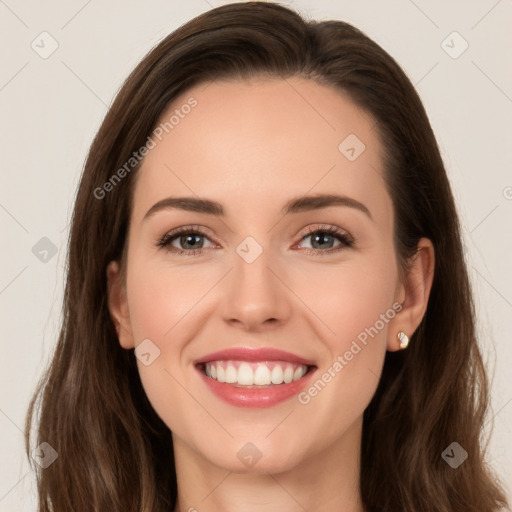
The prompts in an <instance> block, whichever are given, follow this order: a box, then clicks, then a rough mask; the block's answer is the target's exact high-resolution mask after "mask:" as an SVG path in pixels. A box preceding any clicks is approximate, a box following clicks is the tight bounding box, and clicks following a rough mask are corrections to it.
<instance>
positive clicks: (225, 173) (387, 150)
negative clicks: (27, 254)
mask: <svg viewBox="0 0 512 512" xmlns="http://www.w3.org/2000/svg"><path fill="white" fill-rule="evenodd" d="M324 243H325V244H326V246H325V247H324V246H323V244H324ZM38 398H40V399H41V416H40V419H39V420H40V423H39V430H38V439H37V441H38V444H40V443H43V442H47V443H48V444H49V445H50V446H51V447H52V448H53V449H54V450H55V451H56V453H57V454H58V458H57V459H56V460H55V461H54V462H53V463H52V464H51V465H50V466H48V467H47V468H46V469H43V470H40V473H39V475H38V492H39V500H40V505H39V510H40V511H48V510H54V511H55V512H60V511H67V510H74V511H78V510H96V511H103V510H105V511H107V510H108V511H112V510H116V511H128V510H130V511H131V510H133V511H148V512H156V511H164V510H165V511H168V510H174V511H175V512H183V511H187V510H188V511H192V510H198V511H230V510H244V511H253V510H276V511H278V510H279V511H282V510H287V511H295V510H297V511H298V510H308V511H332V510H344V511H350V512H362V511H366V512H370V511H371V512H373V511H386V512H398V511H408V512H420V511H422V512H426V511H429V512H434V511H436V512H437V511H439V512H441V511H447V510H450V511H457V512H459V511H460V512H462V511H464V512H468V511H474V512H476V511H478V512H491V511H497V510H499V509H500V507H503V506H506V505H507V503H506V498H505V495H504V492H503V490H502V488H501V487H500V485H499V483H498V481H497V479H496V477H495V476H494V475H493V474H492V473H491V472H490V470H489V469H488V467H487V466H486V465H485V461H484V447H483V442H482V439H481V428H482V425H483V422H484V417H485V413H486V410H487V405H488V383H487V377H486V373H485V369H484V366H483V363H482V357H481V354H480V351H479V348H478V345H477V340H476V336H475V314H474V309H473V302H472V297H471V289H470V286H469V281H468V276H467V272H466V268H465V264H464V259H463V251H462V244H461V237H460V228H459V223H458V218H457V213H456V210H455V206H454V200H453V196H452V193H451V189H450V185H449V182H448V179H447V176H446V172H445V169H444V166H443V163H442V160H441V157H440V154H439V150H438V147H437V144H436V141H435V138H434V135H433V133H432V130H431V127H430V124H429V122H428V118H427V115H426V113H425V111H424V109H423V106H422V104H421V101H420V99H419V98H418V95H417V93H416V92H415V90H414V88H413V86H412V85H411V83H410V82H409V80H408V79H407V78H406V76H405V74H404V73H403V71H402V70H401V69H400V68H399V66H398V65H397V64H396V62H395V61H394V60H393V59H392V58H391V57H390V56H389V55H388V54H387V53H386V52H384V50H383V49H381V48H380V47H379V46H378V45H377V44H376V43H374V42H373V41H371V40H370V39H369V38H368V37H367V36H365V35H364V34H363V33H361V32H360V31H359V30H357V29H355V28H354V27H352V26H350V25H348V24H346V23H343V22H341V21H325V22H321V23H320V22H313V21H312V22H306V21H305V20H304V19H302V18H301V17H300V16H299V15H298V14H297V13H295V12H294V11H292V10H289V9H287V8H284V7H282V6H278V5H273V4H266V3H259V2H248V3H240V4H231V5H227V6H224V7H220V8H217V9H212V10H211V11H209V12H207V13H205V14H202V15H200V16H198V17H197V18H195V19H193V20H192V21H190V22H189V23H187V24H185V25H183V26H182V27H180V28H179V29H178V30H176V31H175V32H173V33H172V34H170V35H169V36H168V37H167V38H165V39H164V40H163V41H162V42H161V43H160V44H159V45H157V46H156V47H155V48H154V49H153V50H152V51H151V52H150V53H149V54H148V55H147V56H146V57H145V58H144V59H143V61H142V62H141V63H140V64H139V65H138V66H137V68H136V69H135V70H134V71H133V73H132V74H131V75H130V77H129V78H128V79H127V81H126V82H125V84H124V86H123V87H122V89H121V90H120V92H119V94H118V96H117V98H116V100H115V102H114V103H113V105H112V108H111V109H110V111H109V112H108V114H107V116H106V118H105V120H104V122H103V124H102V126H101V128H100V130H99V132H98V134H97V136H96V138H95V140H94V142H93V144H92V146H91V149H90V153H89V156H88V159H87V163H86V166H85V169H84V173H83V176H82V179H81V183H80V187H79V191H78V196H77V199H76V204H75V209H74V214H73V221H72V228H71V237H70V245H69V260H68V276H67V283H66V290H65V303H64V321H63V326H62V330H61V334H60V338H59V341H58V344H57V348H56V352H55V355H54V358H53V361H52V364H51V367H50V368H49V370H48V374H47V378H46V379H43V380H42V382H41V384H40V386H39V388H38V390H37V392H36V394H35V396H34V399H33V400H32V402H31V405H30V409H29V411H28V415H27V432H29V431H30V426H31V422H32V421H33V416H34V410H35V409H34V406H35V403H36V400H37V399H38ZM30 451H31V447H30V446H29V441H28V436H27V453H30Z"/></svg>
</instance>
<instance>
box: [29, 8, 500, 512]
mask: <svg viewBox="0 0 512 512" xmlns="http://www.w3.org/2000/svg"><path fill="white" fill-rule="evenodd" d="M256 75H266V76H271V77H278V78H283V79H285V78H287V77H291V76H300V77H305V78H308V79H311V80H314V81H316V82H317V83H320V84H323V85H329V86H331V87H333V88H336V89H338V90H342V91H344V92H346V93H347V94H348V95H349V96H350V97H351V98H352V100H353V101H354V102H355V104H356V105H358V106H359V107H360V108H361V109H364V110H365V111H366V112H368V113H369V114H370V115H371V116H372V117H373V119H374V120H375V122H376V127H377V130H378V132H379V135H380V137H381V140H382V141H383V146H384V148H385V155H384V160H385V161H384V163H385V169H386V176H385V178H386V184H387V186H388V190H389V193H390V195H391V197H392V200H393V205H394V212H395V226H394V228H395V229H394V233H395V247H396V253H397V257H398V260H399V262H400V264H401V267H403V268H405V267H406V263H407V261H408V259H409V258H410V257H411V256H412V255H413V254H414V251H415V249H416V245H417V242H418V240H419V239H420V238H421V237H427V238H429V239H430V240H432V242H433V244H434V247H435V252H436V258H435V274H434V281H433V285H432V289H431V294H430V298H429V302H428V308H427V311H426V314H425V316H424V318H423V320H422V322H421V324H420V326H419V328H418V329H417V331H416V332H415V333H414V335H413V336H412V339H411V344H410V346H409V348H408V350H406V351H400V352H396V353H390V352H388V353H387V355H386V360H385V364H384V369H383V374H382V377H381V380H380V384H379V387H378V389H377V392H376V394H375V396H374V397H373V399H372V401H371V403H370V405H369V406H368V408H367V409H366V411H365V413H364V421H363V436H362V461H361V465H362V469H361V475H360V476H361V478H360V488H361V493H362V499H363V503H364V506H365V507H366V508H367V510H369V511H372V512H376V511H380V512H400V511H403V512H405V511H407V512H446V511H448V510H449V511H454V512H492V511H496V510H499V509H500V507H501V506H506V505H507V503H506V498H505V494H504V491H503V489H502V488H501V487H500V484H499V482H498V480H497V478H496V477H495V476H494V475H493V474H492V473H491V471H490V469H489V468H488V467H487V465H486V462H485V459H484V456H485V451H486V447H487V445H486V444H484V439H482V435H483V434H482V427H483V424H484V420H485V418H486V413H487V409H488V402H489V391H488V388H489V383H488V377H487V375H486V371H485V367H484V363H483V358H482V355H481V352H480V349H479V347H478V344H477V339H476V334H475V311H474V305H473V299H472V292H471V288H470V283H469V279H468V274H467V270H466V266H465V262H464V257H463V249H462V243H461V235H460V226H459V221H458V217H457V213H456V209H455V204H454V199H453V196H452V192H451V189H450V184H449V181H448V179H447V175H446V171H445V168H444V165H443V162H442V159H441V156H440V152H439V149H438V146H437V143H436V140H435V137H434V134H433V132H432V129H431V126H430V124H429V121H428V118H427V115H426V113H425V110H424V108H423V106H422V103H421V101H420V99H419V97H418V95H417V93H416V91H415V90H414V87H413V86H412V84H411V83H410V81H409V80H408V78H407V77H406V76H405V74H404V72H403V71H402V70H401V68H400V67H399V65H398V64H397V63H396V62H395V61H394V60H393V59H392V58H391V57H390V56H389V55H388V54H387V53H386V52H385V51H384V50H383V49H382V48H381V47H380V46H378V45H377V44H376V43H375V42H373V41H372V40H371V39H369V38H368V37H367V36H366V35H365V34H363V33H362V32H361V31H359V30H358V29H356V28H354V27H353V26H351V25H349V24H347V23H344V22H342V21H323V22H316V21H306V20H305V19H303V18H302V17H301V16H300V15H299V14H297V13H296V12H294V11H293V10H290V9H288V8H285V7H283V6H279V5H276V4H272V3H264V2H261V3H260V2H244V3H236V4H230V5H226V6H223V7H219V8H216V9H212V10H210V11H208V12H206V13H204V14H201V15H200V16H198V17H196V18H194V19H193V20H191V21H190V22H188V23H186V24H185V25H183V26H181V27H180V28H178V29H177V30H176V31H174V32H173V33H171V34H170V35H169V36H167V37H166V38H165V39H164V40H163V41H162V42H160V43H159V44H158V45H157V46H156V47H155V48H153V49H152V50H151V51H150V52H149V54H148V55H147V56H146V57H145V58H144V59H143V60H142V62H141V63H140V64H139V65H138V66H137V67H136V68H135V70H134V71H133V72H132V73H131V75H130V76H129V77H128V79H127V80H126V82H125V83H124V85H123V87H122V88H121V90H120V91H119V93H118V95H117V97H116V99H115V101H114V103H113V104H112V107H111V108H110V110H109V112H108V114H107V115H106V117H105V120H104V122H103V124H102V125H101V128H100V130H99V132H98V134H97V135H96V137H95V139H94V141H93V143H92V146H91V148H90V151H89V155H88V158H87V161H86V164H85V168H84V171H83V174H82V178H81V181H80V186H79V189H78V193H77V197H76V203H75V208H74V212H73V219H72V225H71V235H70V240H69V248H68V260H67V281H66V286H65V294H64V307H63V323H62V329H61V332H60V336H59V339H58V342H57V345H56V349H55V353H54V355H53V359H52V361H51V364H50V366H49V368H48V370H47V372H46V373H45V374H44V375H43V377H42V378H41V381H40V383H39V385H38V388H37V390H36V391H35V393H34V396H33V398H32V400H31V402H30V407H29V410H28V412H27V421H26V450H27V455H29V454H30V453H31V451H32V449H33V448H32V447H31V442H30V439H29V437H30V436H29V432H30V430H31V425H32V423H33V421H34V415H35V412H36V410H38V408H37V405H39V409H40V411H39V412H40V417H39V426H38V430H37V439H36V440H35V444H36V445H38V444H40V443H42V442H48V443H49V444H50V445H51V446H52V447H53V448H54V449H55V450H56V451H57V453H58V458H57V460H56V461H55V462H54V463H53V464H51V465H50V466H49V467H47V468H46V469H41V468H39V467H38V466H37V465H36V464H34V463H33V462H32V460H31V458H30V456H29V461H30V462H31V464H33V466H34V469H35V471H36V473H37V484H38V497H39V511H40V512H48V511H50V510H53V511H54V512H64V511H74V512H77V511H85V510H94V511H108V512H112V511H119V512H128V511H129V512H132V511H133V512H135V511H142V510H145V511H148V512H163V511H169V510H173V507H174V506H175V503H176V495H177V483H176V471H175V466H174V460H173V445H172V437H171V432H170V430H169V428H168V427H167V426H166V425H165V424H164V423H163V421H162V420H161V419H160V418H159V417H158V415H157V414H156V413H155V411H154V410H153V408H152V407H151V405H150V403H149V401H148V399H147V397H146V395H145V392H144V390H143V388H142V385H141V382H140V379H139V374H138V370H137V365H136V362H135V356H134V353H133V351H127V350H125V349H123V348H121V346H120V344H119V342H118V339H117V334H116V330H115V328H114V325H113V322H112V319H111V317H110V314H109V310H108V307H107V284H106V274H105V270H106V267H107V264H108V263H109V262H110V261H112V260H116V259H118V260H122V258H123V251H124V249H125V245H126V244H125V242H126V235H127V227H128V224H129V220H130V212H131V205H132V196H133V188H134V180H135V177H136V175H137V170H138V167H139V166H138V165H135V166H134V168H133V169H132V170H131V171H130V172H126V173H125V174H126V175H125V176H124V175H123V179H122V181H120V182H116V183H115V187H114V186H113V187H111V188H113V190H109V191H108V193H103V192H102V193H101V194H99V193H98V192H97V193H95V190H96V191H97V190H98V187H100V188H101V187H102V185H103V184H105V183H106V182H108V181H109V180H110V179H111V178H112V175H113V174H114V173H115V172H116V170H118V169H120V168H122V167H123V165H125V164H126V162H127V161H128V160H129V159H130V157H131V156H132V154H133V153H134V152H136V151H137V150H138V149H139V148H141V147H142V146H143V145H144V144H145V143H146V141H147V138H148V136H150V134H151V133H152V131H153V130H154V129H155V125H156V123H157V122H158V119H159V118H160V116H161V115H162V113H163V112H164V110H165V109H166V107H167V106H168V105H169V103H170V102H171V101H173V99H174V98H176V97H177V96H178V95H179V94H181V93H182V92H183V91H185V90H187V89H188V88H190V87H191V86H193V85H196V84H198V83H200V82H207V81H210V80H215V79H219V78H227V79H237V78H245V77H252V76H256ZM125 169H126V168H125ZM99 196H101V197H99ZM453 441H456V442H457V443H459V445H460V446H462V447H463V448H464V450H465V451H466V452H467V454H468V459H467V460H466V461H465V462H464V463H463V464H461V465H460V466H459V467H458V468H457V469H453V468H452V467H450V466H449V465H448V464H447V463H446V462H445V460H443V458H442V456H441V454H442V453H443V451H444V450H445V449H446V448H447V447H448V446H449V445H450V444H451V443H452V442H453ZM487 442H488V441H487Z"/></svg>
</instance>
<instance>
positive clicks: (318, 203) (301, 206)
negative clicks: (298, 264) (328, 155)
mask: <svg viewBox="0 0 512 512" xmlns="http://www.w3.org/2000/svg"><path fill="white" fill-rule="evenodd" d="M330 206H345V207H349V208H354V209H356V210H359V211H361V212H363V213H364V214H365V215H366V216H367V217H369V218H370V219H372V220H373V217H372V214H371V213H370V210H369V209H368V208H367V207H366V206H365V205H364V204H363V203H361V202H359V201H357V200H356V199H353V198H351V197H347V196H340V195H334V194H318V195H314V196H302V197H296V198H293V199H290V200H289V201H288V202H287V203H286V204H285V205H284V206H283V208H282V209H281V213H282V214H283V215H287V214H289V213H301V212H306V211H313V210H320V209H322V208H328V207H330ZM168 209H178V210H185V211H189V212H197V213H205V214H207V215H218V216H224V215H225V212H224V208H223V206H222V204H220V203H218V202H216V201H212V200H210V199H200V198H197V197H166V198H165V199H162V200H161V201H158V202H157V203H155V204H154V205H153V206H152V207H151V208H150V209H149V210H148V211H147V212H146V215H144V218H143V219H142V220H146V219H147V218H148V217H150V216H152V215H154V214H155V213H156V212H158V211H161V210H168Z"/></svg>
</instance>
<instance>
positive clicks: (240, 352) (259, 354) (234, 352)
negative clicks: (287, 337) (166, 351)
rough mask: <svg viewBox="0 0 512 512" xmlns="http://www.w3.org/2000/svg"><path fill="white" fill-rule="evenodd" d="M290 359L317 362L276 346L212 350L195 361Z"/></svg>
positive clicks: (301, 361) (313, 364)
mask: <svg viewBox="0 0 512 512" xmlns="http://www.w3.org/2000/svg"><path fill="white" fill-rule="evenodd" d="M227 360H234V361H252V362H257V361H289V362H291V363H296V364H303V365H306V366H315V362H314V361H311V360H308V359H304V358H303V357H299V356H297V355H295V354H292V353H291V352H285V351H283V350H278V349H275V348H256V349H254V348H247V347H232V348H227V349H225V350H219V351H218V352H212V353H211V354H208V355H206V356H204V357H201V358H200V359H196V360H195V361H194V363H195V364H196V365H197V364H204V363H208V362H210V361H227Z"/></svg>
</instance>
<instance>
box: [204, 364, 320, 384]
mask: <svg viewBox="0 0 512 512" xmlns="http://www.w3.org/2000/svg"><path fill="white" fill-rule="evenodd" d="M197 367H198V369H199V370H200V371H201V372H202V373H203V374H205V375H206V376H207V377H209V378H210V379H212V380H215V381H217V382H221V383H225V384H230V385H232V386H235V387H240V388H268V387H274V386H282V385H284V384H290V383H291V382H296V381H298V380H300V379H302V378H303V377H304V376H305V375H306V374H308V373H310V372H311V371H313V370H314V369H316V367H315V366H310V365H305V364H297V363H292V362H289V361H258V362H252V361H251V362H249V361H239V360H227V361H208V362H206V363H200V364H198V365H197Z"/></svg>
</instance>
